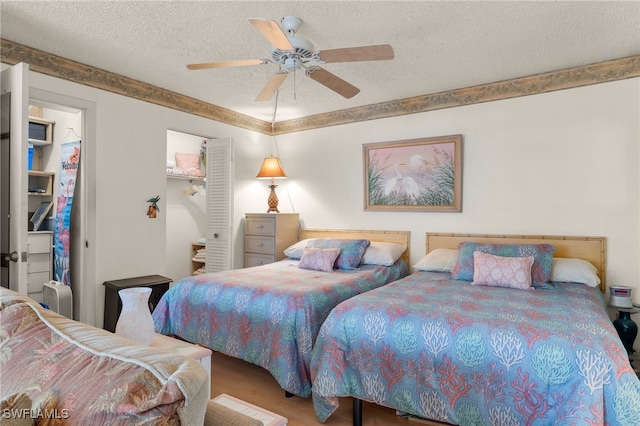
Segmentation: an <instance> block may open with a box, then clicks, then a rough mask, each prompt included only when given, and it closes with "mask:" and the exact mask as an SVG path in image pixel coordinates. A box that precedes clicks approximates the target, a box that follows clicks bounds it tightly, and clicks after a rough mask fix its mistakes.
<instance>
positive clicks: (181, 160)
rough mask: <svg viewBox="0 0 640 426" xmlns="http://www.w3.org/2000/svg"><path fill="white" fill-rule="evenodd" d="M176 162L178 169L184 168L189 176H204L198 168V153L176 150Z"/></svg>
mask: <svg viewBox="0 0 640 426" xmlns="http://www.w3.org/2000/svg"><path fill="white" fill-rule="evenodd" d="M176 164H177V165H178V168H179V169H183V170H186V171H187V173H188V174H189V175H190V176H197V177H201V176H204V173H202V171H201V170H200V156H199V155H198V154H187V153H183V152H176Z"/></svg>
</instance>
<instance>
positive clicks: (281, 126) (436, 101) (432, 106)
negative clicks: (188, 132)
mask: <svg viewBox="0 0 640 426" xmlns="http://www.w3.org/2000/svg"><path fill="white" fill-rule="evenodd" d="M0 61H2V62H4V63H7V64H10V65H15V64H17V63H20V62H25V63H28V64H29V69H30V70H32V71H34V72H38V73H41V74H45V75H49V76H52V77H57V78H61V79H63V80H68V81H72V82H74V83H78V84H83V85H85V86H89V87H94V88H97V89H102V90H106V91H109V92H112V93H116V94H119V95H123V96H128V97H131V98H134V99H138V100H141V101H145V102H150V103H153V104H156V105H161V106H165V107H167V108H172V109H175V110H178V111H182V112H186V113H189V114H193V115H197V116H200V117H205V118H208V119H211V120H215V121H218V122H221V123H225V124H229V125H231V126H236V127H240V128H243V129H247V130H252V131H255V132H258V133H263V134H266V135H280V134H286V133H293V132H299V131H303V130H313V129H318V128H323V127H330V126H337V125H341V124H350V123H357V122H361V121H368V120H377V119H382V118H389V117H397V116H401V115H407V114H416V113H420V112H427V111H434V110H439V109H445V108H454V107H458V106H464V105H471V104H477V103H482V102H491V101H499V100H504V99H511V98H516V97H520V96H529V95H536V94H540V93H547V92H553V91H557V90H564V89H571V88H575V87H582V86H588V85H592V84H600V83H606V82H610V81H617V80H624V79H628V78H635V77H640V55H634V56H628V57H625V58H620V59H614V60H611V61H606V62H600V63H595V64H590V65H585V66H579V67H574V68H567V69H563V70H558V71H551V72H546V73H542V74H535V75H531V76H526V77H519V78H514V79H510V80H504V81H499V82H493V83H487V84H481V85H477V86H471V87H465V88H461V89H454V90H448V91H445V92H439V93H432V94H427V95H422V96H415V97H411V98H405V99H399V100H394V101H389V102H382V103H378V104H372V105H364V106H360V107H355V108H349V109H343V110H339V111H332V112H328V113H323V114H317V115H312V116H308V117H301V118H296V119H293V120H285V121H280V122H276V123H274V125H273V126H272V124H271V123H269V122H267V121H264V120H258V119H256V118H253V117H249V116H247V115H244V114H240V113H237V112H235V111H231V110H229V109H226V108H222V107H220V106H217V105H213V104H210V103H207V102H203V101H200V100H198V99H195V98H191V97H189V96H185V95H181V94H179V93H176V92H172V91H170V90H166V89H163V88H161V87H158V86H154V85H151V84H147V83H145V82H142V81H139V80H134V79H132V78H129V77H125V76H123V75H120V74H116V73H112V72H110V71H106V70H103V69H100V68H95V67H91V66H89V65H86V64H83V63H80V62H76V61H73V60H71V59H67V58H63V57H61V56H57V55H53V54H51V53H48V52H45V51H43V50H38V49H35V48H32V47H29V46H25V45H23V44H19V43H15V42H12V41H9V40H5V39H0Z"/></svg>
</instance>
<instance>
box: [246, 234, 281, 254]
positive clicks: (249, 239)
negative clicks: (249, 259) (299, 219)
mask: <svg viewBox="0 0 640 426" xmlns="http://www.w3.org/2000/svg"><path fill="white" fill-rule="evenodd" d="M275 248H276V245H275V239H274V237H258V236H255V235H247V236H245V239H244V250H245V251H246V252H249V253H259V254H275Z"/></svg>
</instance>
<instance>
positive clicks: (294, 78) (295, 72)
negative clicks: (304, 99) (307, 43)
mask: <svg viewBox="0 0 640 426" xmlns="http://www.w3.org/2000/svg"><path fill="white" fill-rule="evenodd" d="M297 75H298V70H297V69H296V68H294V69H293V100H294V101H295V100H296V82H297V79H296V76H297Z"/></svg>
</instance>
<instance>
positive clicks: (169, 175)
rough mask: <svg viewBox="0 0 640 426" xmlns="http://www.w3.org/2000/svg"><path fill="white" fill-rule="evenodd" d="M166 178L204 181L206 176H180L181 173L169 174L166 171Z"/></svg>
mask: <svg viewBox="0 0 640 426" xmlns="http://www.w3.org/2000/svg"><path fill="white" fill-rule="evenodd" d="M167 179H179V180H188V181H189V182H202V183H204V182H206V181H207V178H206V177H196V176H182V175H171V174H168V173H167Z"/></svg>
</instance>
